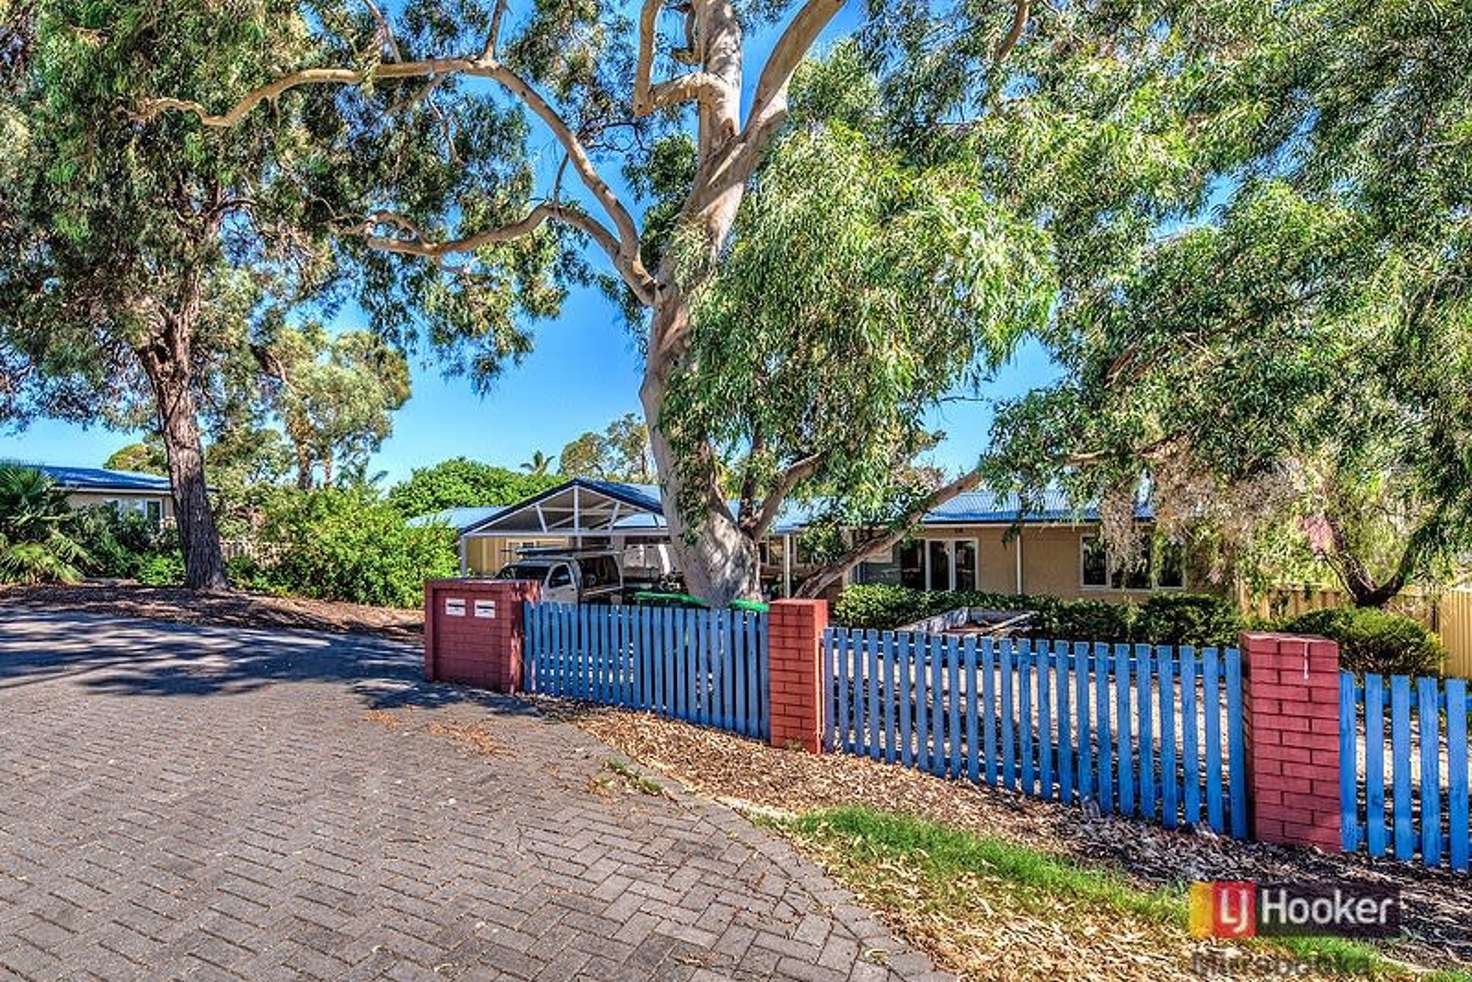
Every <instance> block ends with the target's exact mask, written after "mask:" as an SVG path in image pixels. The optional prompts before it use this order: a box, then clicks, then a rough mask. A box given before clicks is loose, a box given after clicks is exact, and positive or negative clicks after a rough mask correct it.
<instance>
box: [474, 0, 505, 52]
mask: <svg viewBox="0 0 1472 982" xmlns="http://www.w3.org/2000/svg"><path fill="white" fill-rule="evenodd" d="M507 2H508V0H496V9H495V10H494V11H492V12H491V29H490V30H489V31H487V32H486V46H485V48H484V49H483V50H482V51H481V53H480V57H481V60H482V61H489V60H490V59H492V58H495V57H496V45H497V44H499V43H500V40H501V19H502V18H503V17H505V16H506V4H507Z"/></svg>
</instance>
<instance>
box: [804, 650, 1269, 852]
mask: <svg viewBox="0 0 1472 982" xmlns="http://www.w3.org/2000/svg"><path fill="white" fill-rule="evenodd" d="M824 659H825V662H826V665H825V673H826V674H825V677H826V678H827V679H828V681H829V685H828V687H827V698H828V703H829V704H828V712H827V719H828V732H827V733H826V734H825V740H826V742H827V743H828V745H829V746H830V748H833V749H841V750H844V751H847V752H849V753H854V754H859V755H866V756H868V757H871V758H873V759H875V760H883V761H887V762H889V763H892V764H900V765H902V766H905V767H914V768H917V769H919V770H922V771H928V772H930V773H932V774H935V775H937V776H942V777H950V778H953V779H965V780H969V781H971V782H973V783H981V782H983V781H984V782H985V783H987V784H988V785H992V786H1001V787H1005V788H1009V789H1013V790H1020V791H1022V792H1024V793H1026V794H1029V795H1033V796H1035V797H1039V798H1043V799H1049V800H1056V801H1062V802H1078V803H1082V802H1085V801H1092V802H1094V803H1095V804H1096V805H1097V807H1098V808H1099V809H1100V811H1102V812H1108V813H1116V814H1121V815H1138V816H1140V817H1142V818H1146V819H1153V820H1156V821H1160V822H1162V823H1163V824H1165V825H1166V826H1167V827H1175V826H1177V825H1179V824H1182V823H1186V824H1192V825H1196V824H1200V823H1201V822H1202V820H1203V807H1204V818H1205V821H1206V823H1207V824H1209V825H1210V827H1211V828H1212V829H1214V830H1216V831H1217V832H1220V833H1224V834H1225V833H1230V834H1231V835H1234V836H1236V837H1238V838H1245V837H1246V835H1247V800H1246V798H1247V788H1246V768H1245V763H1244V750H1243V730H1242V660H1241V656H1240V654H1239V652H1238V650H1237V649H1236V648H1227V649H1225V650H1223V651H1220V652H1219V651H1218V650H1217V649H1215V648H1203V649H1202V650H1201V651H1199V652H1197V651H1195V650H1194V649H1192V648H1190V647H1181V648H1180V649H1178V650H1177V649H1174V648H1171V647H1166V646H1159V647H1152V646H1149V645H1135V646H1130V645H1107V644H1103V643H1089V642H1067V641H1027V640H1017V641H1013V640H1010V639H1003V640H1000V641H997V640H992V639H989V638H982V639H978V638H976V637H974V636H972V637H966V638H960V637H956V636H954V635H943V634H921V633H910V632H904V631H901V632H889V631H885V632H880V631H855V630H848V629H844V628H830V629H829V630H828V631H827V632H826V634H825V635H824Z"/></svg>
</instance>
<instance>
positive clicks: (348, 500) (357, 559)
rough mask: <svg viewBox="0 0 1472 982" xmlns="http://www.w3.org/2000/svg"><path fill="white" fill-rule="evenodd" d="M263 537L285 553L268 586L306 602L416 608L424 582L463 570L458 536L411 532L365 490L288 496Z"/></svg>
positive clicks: (438, 529) (430, 529) (439, 530)
mask: <svg viewBox="0 0 1472 982" xmlns="http://www.w3.org/2000/svg"><path fill="white" fill-rule="evenodd" d="M262 539H263V541H265V542H267V543H269V544H271V545H273V546H275V547H276V548H277V549H278V550H279V553H278V555H277V556H276V558H275V560H274V561H273V562H272V564H271V567H270V569H269V572H268V573H267V578H268V579H269V582H270V583H271V584H273V585H274V586H275V587H276V588H278V589H280V590H282V591H285V592H287V593H290V594H294V595H297V596H303V597H315V598H318V599H322V600H346V601H351V602H353V603H363V604H376V605H379V606H387V607H414V606H417V605H418V604H420V603H422V602H423V599H424V581H425V580H427V579H435V578H440V577H448V576H454V575H456V574H457V573H458V571H459V561H458V557H457V552H456V537H455V533H454V531H453V530H451V529H447V528H444V527H442V526H427V527H420V528H412V527H410V526H408V525H406V524H405V521H404V515H403V513H402V512H400V511H399V510H398V509H397V508H396V507H394V506H393V505H391V504H389V503H387V502H384V501H381V500H378V499H376V498H375V497H374V496H373V495H372V494H371V493H370V492H368V491H365V490H362V489H340V488H323V489H320V490H317V491H307V492H295V491H291V492H283V493H282V494H281V495H280V496H279V497H278V498H277V500H276V501H275V502H274V503H273V505H272V507H271V508H270V510H269V512H268V514H267V519H266V524H265V527H264V528H263V530H262Z"/></svg>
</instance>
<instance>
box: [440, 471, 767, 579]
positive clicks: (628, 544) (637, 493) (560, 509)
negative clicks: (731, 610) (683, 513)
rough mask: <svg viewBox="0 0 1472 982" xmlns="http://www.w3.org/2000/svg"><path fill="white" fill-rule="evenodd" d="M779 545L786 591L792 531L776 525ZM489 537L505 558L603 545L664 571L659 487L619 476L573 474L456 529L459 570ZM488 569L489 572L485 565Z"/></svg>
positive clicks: (633, 564) (638, 566) (665, 535)
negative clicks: (532, 550) (541, 549)
mask: <svg viewBox="0 0 1472 982" xmlns="http://www.w3.org/2000/svg"><path fill="white" fill-rule="evenodd" d="M776 531H777V533H778V535H779V536H780V540H781V545H782V547H783V548H782V571H783V577H782V579H783V588H784V589H783V592H784V594H789V595H790V593H791V583H792V541H791V540H792V532H793V531H794V529H790V528H786V527H782V528H778V529H777V530H776ZM476 540H492V541H496V542H499V543H501V544H502V545H503V546H504V547H505V548H501V549H496V550H494V552H495V554H496V555H497V556H500V557H503V558H505V559H509V557H510V556H511V555H512V554H514V553H515V551H516V548H517V547H518V546H520V547H525V546H529V545H548V544H552V543H553V542H558V543H559V544H561V545H567V546H572V547H579V546H607V547H609V548H611V549H618V550H621V551H622V552H623V554H624V563H625V566H626V568H631V569H635V570H644V571H655V572H658V571H668V570H669V569H670V568H671V566H670V557H669V551H668V549H666V548H663V547H665V546H667V545H668V544H669V531H668V528H667V526H666V524H665V520H664V509H663V507H662V506H661V504H660V498H659V487H658V486H657V485H653V484H629V483H624V482H621V481H597V480H592V479H590V478H583V477H579V478H574V479H573V480H571V481H568V482H566V483H564V484H559V485H557V486H556V487H554V488H548V489H547V490H546V491H543V492H542V493H541V494H538V495H535V496H533V497H531V498H527V499H526V500H525V501H521V502H518V503H517V504H514V505H511V506H509V507H506V508H503V509H501V510H499V511H497V512H495V513H494V514H491V515H488V516H486V517H485V518H483V519H481V520H480V521H477V522H475V523H474V524H471V525H469V526H467V527H465V528H464V529H462V530H461V532H460V572H461V573H462V574H466V573H469V572H470V564H469V562H468V552H469V546H470V544H471V543H472V542H475V541H476ZM489 572H494V570H490V571H489Z"/></svg>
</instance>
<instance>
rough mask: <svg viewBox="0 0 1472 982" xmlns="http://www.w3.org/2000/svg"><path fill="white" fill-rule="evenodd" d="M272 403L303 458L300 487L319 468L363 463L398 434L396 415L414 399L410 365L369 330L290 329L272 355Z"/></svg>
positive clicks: (327, 476) (326, 476) (329, 473)
mask: <svg viewBox="0 0 1472 982" xmlns="http://www.w3.org/2000/svg"><path fill="white" fill-rule="evenodd" d="M265 357H266V360H267V362H268V364H269V366H270V370H271V374H272V376H273V379H272V384H271V385H270V386H269V387H268V388H269V390H270V394H271V405H272V407H273V409H274V410H275V413H276V415H277V416H278V417H279V418H280V419H281V424H282V428H283V429H284V430H285V431H286V436H287V439H288V440H290V441H291V444H292V449H293V452H294V455H295V458H296V467H297V487H299V488H304V489H305V488H311V487H312V480H313V472H314V471H315V470H317V469H319V468H320V471H321V474H322V484H323V486H324V487H331V486H332V483H333V474H334V468H335V467H341V468H356V469H362V467H363V466H364V465H366V463H367V459H368V456H369V455H370V454H372V453H373V452H374V451H375V450H377V449H378V448H379V447H380V446H382V445H383V441H384V440H386V439H388V437H389V436H390V435H391V434H392V433H393V414H394V412H395V411H397V410H398V409H399V408H400V407H401V406H403V404H404V403H405V402H407V401H408V399H409V394H410V381H409V363H408V361H407V359H405V357H404V355H403V353H402V352H400V351H398V350H396V349H395V348H393V347H391V346H389V345H387V344H385V343H384V341H383V340H382V339H381V338H380V337H378V336H377V335H375V334H373V333H371V332H368V331H342V332H339V333H337V334H329V333H328V332H327V331H326V329H324V328H323V327H322V325H320V324H317V323H311V324H308V325H306V326H304V327H301V328H296V327H283V328H281V329H280V330H279V331H278V332H277V333H276V336H275V338H274V343H273V344H272V345H271V346H270V348H269V349H268V351H267V353H266V356H265Z"/></svg>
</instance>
